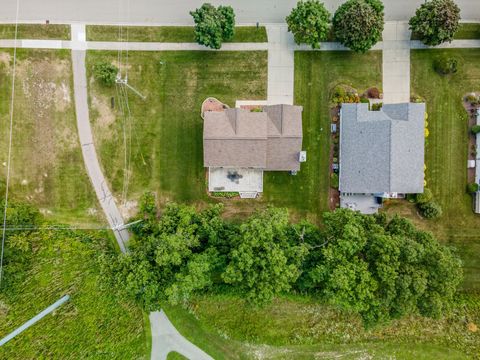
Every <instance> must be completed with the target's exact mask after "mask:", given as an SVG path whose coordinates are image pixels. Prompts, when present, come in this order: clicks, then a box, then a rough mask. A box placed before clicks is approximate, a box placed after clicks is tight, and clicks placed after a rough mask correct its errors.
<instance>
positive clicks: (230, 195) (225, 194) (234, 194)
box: [210, 191, 240, 199]
mask: <svg viewBox="0 0 480 360" xmlns="http://www.w3.org/2000/svg"><path fill="white" fill-rule="evenodd" d="M210 195H211V196H213V197H222V198H226V199H231V198H234V197H237V196H240V194H239V193H238V192H235V191H230V192H229V191H214V192H211V193H210Z"/></svg>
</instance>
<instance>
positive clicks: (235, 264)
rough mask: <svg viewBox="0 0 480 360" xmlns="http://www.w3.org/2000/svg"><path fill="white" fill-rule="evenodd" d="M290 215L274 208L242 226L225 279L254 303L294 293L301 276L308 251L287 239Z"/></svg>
mask: <svg viewBox="0 0 480 360" xmlns="http://www.w3.org/2000/svg"><path fill="white" fill-rule="evenodd" d="M287 233H288V213H287V211H286V210H285V209H274V208H270V209H268V210H266V211H265V212H262V213H258V214H256V215H254V216H252V217H251V218H250V219H249V220H248V221H247V222H246V223H244V224H242V225H241V226H240V230H239V234H238V236H236V239H235V240H234V241H235V243H234V245H233V249H232V251H231V253H230V256H229V263H228V265H227V268H226V270H225V272H224V273H223V274H222V278H223V280H224V281H225V282H226V283H228V284H232V285H235V286H237V287H238V288H240V289H241V290H243V291H244V292H245V293H246V296H247V299H248V300H249V301H250V302H251V303H254V304H260V305H262V304H265V303H268V302H269V301H271V300H272V299H273V298H274V297H275V296H276V295H278V294H280V293H281V292H285V291H288V290H290V288H291V286H292V284H293V283H294V282H295V281H296V280H297V278H298V276H299V275H300V270H299V269H300V265H301V263H302V260H303V258H304V257H305V255H306V252H307V249H306V246H305V245H304V244H303V243H299V242H297V243H296V242H293V241H291V239H290V238H289V237H288V236H287Z"/></svg>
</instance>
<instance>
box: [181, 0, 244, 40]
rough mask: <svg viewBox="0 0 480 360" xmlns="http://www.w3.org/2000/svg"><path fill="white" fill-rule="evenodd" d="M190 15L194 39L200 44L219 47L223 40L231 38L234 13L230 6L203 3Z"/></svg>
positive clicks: (233, 26)
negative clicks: (193, 27) (193, 24)
mask: <svg viewBox="0 0 480 360" xmlns="http://www.w3.org/2000/svg"><path fill="white" fill-rule="evenodd" d="M190 15H192V17H193V21H194V22H195V39H196V41H197V42H198V43H199V44H200V45H205V46H207V47H210V48H212V49H220V48H221V47H222V42H223V41H228V40H231V39H232V38H233V35H234V30H235V13H234V12H233V8H232V7H231V6H219V7H218V8H216V7H215V6H213V5H211V4H208V3H205V4H203V5H202V6H201V7H200V8H198V9H196V10H195V11H191V12H190Z"/></svg>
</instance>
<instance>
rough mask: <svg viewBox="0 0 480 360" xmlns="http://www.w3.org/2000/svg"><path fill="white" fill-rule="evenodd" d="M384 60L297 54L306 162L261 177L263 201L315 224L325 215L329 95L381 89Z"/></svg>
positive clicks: (373, 54) (337, 54)
mask: <svg viewBox="0 0 480 360" xmlns="http://www.w3.org/2000/svg"><path fill="white" fill-rule="evenodd" d="M381 64H382V55H381V53H380V52H376V51H370V52H368V53H367V54H364V55H358V54H354V53H352V52H326V51H325V52H324V51H319V52H296V53H295V103H296V104H298V105H302V106H303V148H304V149H305V150H306V151H307V162H306V163H305V164H302V167H301V171H300V172H299V173H298V174H297V175H296V176H291V175H290V174H288V173H285V172H267V173H265V175H264V191H265V193H264V198H265V199H266V200H267V201H268V202H269V203H273V204H274V205H276V206H286V207H288V208H290V209H293V210H294V211H296V212H298V213H299V215H301V216H302V217H305V216H307V217H308V218H310V219H311V220H312V221H315V222H318V221H319V219H320V216H321V213H322V212H324V211H328V197H329V194H328V191H329V186H330V180H329V177H328V172H329V151H330V150H329V149H330V124H331V117H330V106H329V100H330V92H331V90H332V89H333V88H334V87H335V85H337V84H339V83H343V84H348V85H351V86H352V87H354V88H356V89H357V90H358V91H359V92H360V93H361V92H363V91H364V90H366V89H367V88H369V87H371V86H376V87H378V88H381V81H382V70H381V69H382V67H381Z"/></svg>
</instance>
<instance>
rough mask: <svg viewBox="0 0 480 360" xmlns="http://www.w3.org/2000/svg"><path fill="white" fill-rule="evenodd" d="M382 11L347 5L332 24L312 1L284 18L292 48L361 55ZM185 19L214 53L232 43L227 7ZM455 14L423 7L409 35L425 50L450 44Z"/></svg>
mask: <svg viewBox="0 0 480 360" xmlns="http://www.w3.org/2000/svg"><path fill="white" fill-rule="evenodd" d="M383 10H384V7H383V3H382V2H381V1H380V0H347V1H346V2H345V3H343V4H342V5H340V7H339V8H338V9H337V11H336V12H335V14H334V15H333V18H332V16H331V14H330V13H329V12H328V10H327V9H326V8H325V6H324V5H323V3H321V2H319V1H318V0H306V1H303V0H301V1H299V2H298V4H297V6H296V7H295V8H294V9H293V10H292V12H291V13H290V15H288V16H287V18H286V22H287V24H288V29H289V31H291V32H292V33H293V36H294V39H295V42H296V43H297V44H308V45H310V46H312V48H314V49H315V48H318V47H319V46H320V42H322V41H327V40H328V39H329V38H334V39H335V40H336V41H339V42H340V43H342V44H343V45H345V46H346V47H348V48H350V49H352V50H353V51H356V52H360V53H362V52H366V51H367V50H369V49H371V48H372V46H374V45H375V44H376V43H377V42H378V41H379V40H380V39H381V37H382V31H383V24H384V13H383ZM190 14H191V15H192V17H193V20H194V22H195V38H196V41H197V42H198V43H199V44H201V45H205V46H208V47H210V48H213V49H219V48H220V47H221V46H222V42H223V41H228V40H231V39H232V38H233V35H234V32H235V14H234V11H233V9H232V7H231V6H219V7H218V8H216V7H215V6H213V5H211V4H208V3H205V4H203V5H202V6H201V7H200V8H198V9H196V10H195V11H191V12H190ZM459 21H460V9H459V7H458V6H457V5H456V4H455V3H454V2H453V0H431V1H426V2H425V3H424V4H422V5H421V6H420V7H419V8H418V9H417V11H416V13H415V16H413V17H412V18H411V19H410V22H409V24H410V29H411V30H412V31H413V32H414V33H415V34H416V36H418V38H419V39H420V40H422V41H423V42H424V43H425V44H427V45H439V44H441V43H442V42H445V41H451V40H452V39H453V37H454V35H455V33H456V32H457V30H458V26H459Z"/></svg>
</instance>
